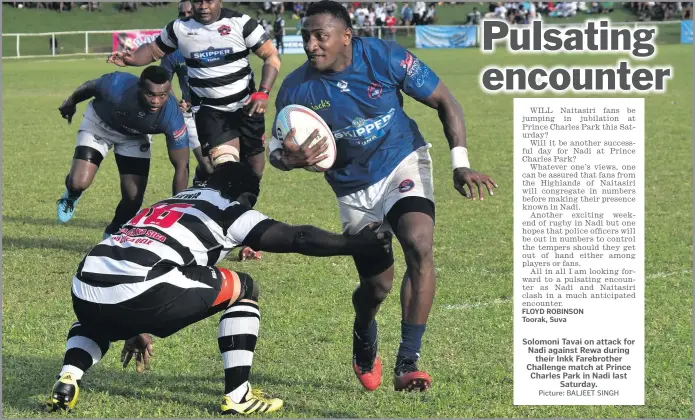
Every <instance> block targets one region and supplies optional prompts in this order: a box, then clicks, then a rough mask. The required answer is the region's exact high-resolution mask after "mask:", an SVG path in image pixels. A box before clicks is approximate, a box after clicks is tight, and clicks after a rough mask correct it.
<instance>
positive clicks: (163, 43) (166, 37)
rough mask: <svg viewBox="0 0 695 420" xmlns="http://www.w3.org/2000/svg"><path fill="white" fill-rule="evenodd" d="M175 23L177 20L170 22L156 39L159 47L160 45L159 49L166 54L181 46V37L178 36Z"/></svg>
mask: <svg viewBox="0 0 695 420" xmlns="http://www.w3.org/2000/svg"><path fill="white" fill-rule="evenodd" d="M174 23H176V21H175V20H174V21H171V22H169V24H168V25H167V26H166V27H165V28H164V29H162V32H161V33H160V34H159V36H158V37H157V39H155V41H154V42H155V43H156V44H157V47H159V49H160V50H162V51H163V52H164V53H165V54H171V53H173V52H174V51H176V50H177V48H178V47H179V39H178V37H177V36H176V30H175V29H174Z"/></svg>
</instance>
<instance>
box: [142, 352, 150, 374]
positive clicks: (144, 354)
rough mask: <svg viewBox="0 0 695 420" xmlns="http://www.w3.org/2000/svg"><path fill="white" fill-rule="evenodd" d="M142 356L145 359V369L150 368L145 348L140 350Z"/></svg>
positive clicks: (148, 356) (148, 354)
mask: <svg viewBox="0 0 695 420" xmlns="http://www.w3.org/2000/svg"><path fill="white" fill-rule="evenodd" d="M142 358H143V359H144V360H145V370H150V353H149V352H148V351H147V350H145V351H144V352H142Z"/></svg>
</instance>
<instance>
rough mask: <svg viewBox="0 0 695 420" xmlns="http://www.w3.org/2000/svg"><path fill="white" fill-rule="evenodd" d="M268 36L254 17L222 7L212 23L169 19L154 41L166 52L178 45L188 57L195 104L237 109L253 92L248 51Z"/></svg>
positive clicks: (260, 43)
mask: <svg viewBox="0 0 695 420" xmlns="http://www.w3.org/2000/svg"><path fill="white" fill-rule="evenodd" d="M268 39H269V38H268V35H267V34H266V31H265V30H264V29H263V27H262V26H261V25H259V24H258V22H257V21H256V20H255V19H251V17H250V16H248V15H245V14H243V13H238V12H235V11H233V10H230V9H226V8H223V9H222V10H221V13H220V18H219V19H218V20H217V21H216V22H213V23H211V24H209V25H204V24H202V23H200V22H198V21H196V20H195V19H194V18H193V17H187V18H184V19H178V20H175V21H173V22H170V23H169V24H168V25H167V26H166V27H165V28H164V29H163V30H162V32H161V33H160V35H159V36H158V37H157V39H156V40H155V42H156V44H157V46H158V47H159V48H160V49H161V50H162V51H164V52H165V53H171V52H174V51H175V50H176V49H178V50H179V51H180V52H181V54H182V55H183V57H184V59H185V60H186V65H187V66H188V77H189V79H188V83H189V85H190V88H191V102H192V104H193V106H196V107H197V106H201V105H202V106H208V107H211V108H216V109H219V110H222V111H236V110H238V109H239V108H241V107H243V105H244V102H245V101H246V99H247V98H248V95H249V94H250V93H251V89H249V85H250V84H252V83H253V70H251V66H250V65H249V60H248V55H249V52H250V51H256V50H257V49H258V48H259V47H260V46H261V45H263V44H264V43H265V42H266V41H267V40H268ZM251 87H252V88H254V87H253V85H251Z"/></svg>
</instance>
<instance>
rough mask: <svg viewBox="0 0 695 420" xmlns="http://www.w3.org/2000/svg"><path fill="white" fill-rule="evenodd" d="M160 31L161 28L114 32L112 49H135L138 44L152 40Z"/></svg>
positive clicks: (121, 50)
mask: <svg viewBox="0 0 695 420" xmlns="http://www.w3.org/2000/svg"><path fill="white" fill-rule="evenodd" d="M161 32H162V31H161V30H147V31H121V32H114V33H113V45H112V50H113V51H114V52H116V51H119V52H124V51H135V50H136V49H137V48H138V47H139V46H140V45H142V44H146V43H148V42H152V41H154V40H155V38H157V35H159V34H160V33H161Z"/></svg>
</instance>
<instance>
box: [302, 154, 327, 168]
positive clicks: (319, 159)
mask: <svg viewBox="0 0 695 420" xmlns="http://www.w3.org/2000/svg"><path fill="white" fill-rule="evenodd" d="M327 157H328V155H320V156H317V157H315V158H312V159H309V160H308V161H307V166H312V165H316V164H317V163H319V162H321V161H322V160H324V159H326V158H327Z"/></svg>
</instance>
